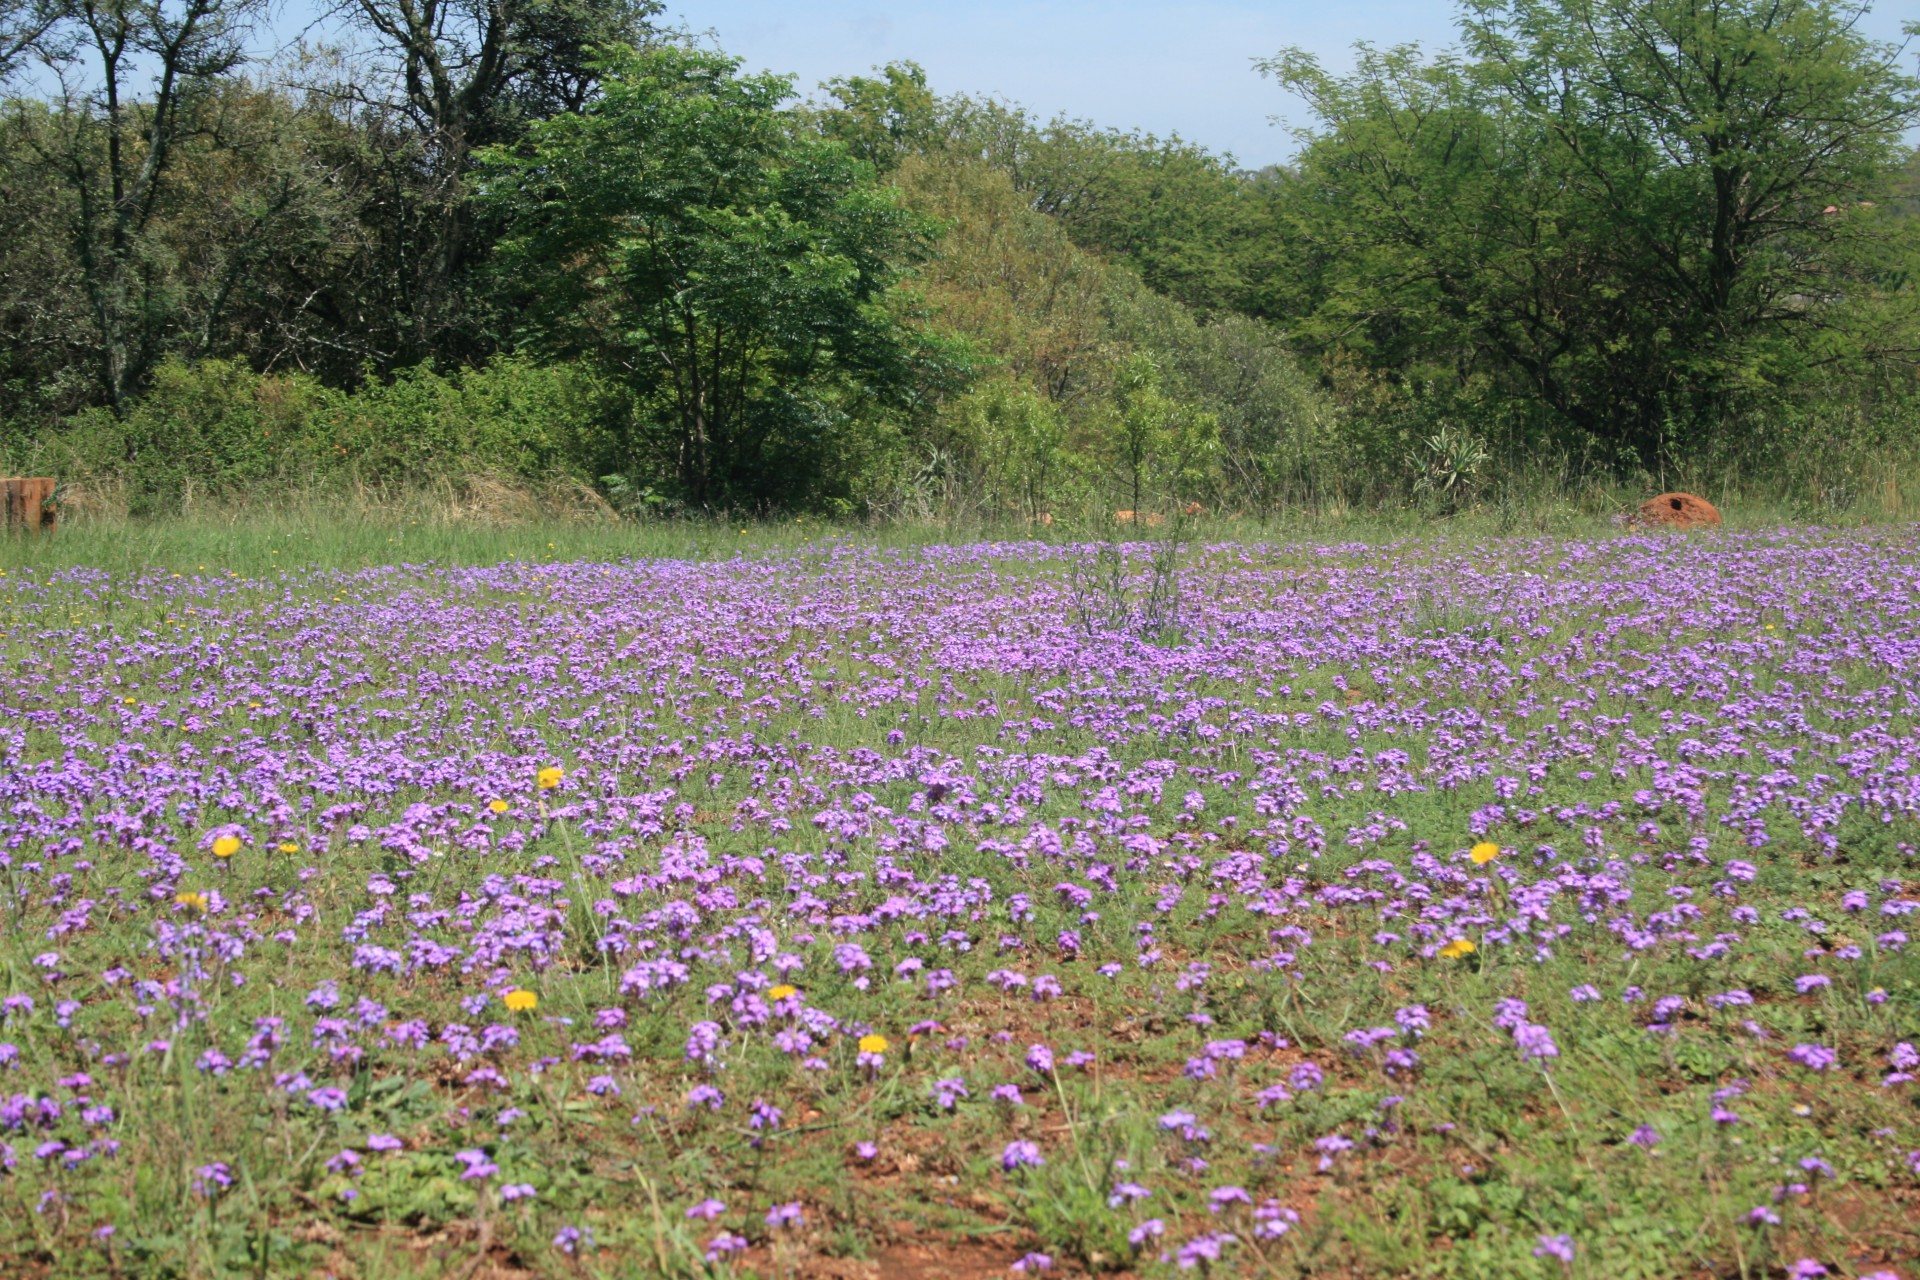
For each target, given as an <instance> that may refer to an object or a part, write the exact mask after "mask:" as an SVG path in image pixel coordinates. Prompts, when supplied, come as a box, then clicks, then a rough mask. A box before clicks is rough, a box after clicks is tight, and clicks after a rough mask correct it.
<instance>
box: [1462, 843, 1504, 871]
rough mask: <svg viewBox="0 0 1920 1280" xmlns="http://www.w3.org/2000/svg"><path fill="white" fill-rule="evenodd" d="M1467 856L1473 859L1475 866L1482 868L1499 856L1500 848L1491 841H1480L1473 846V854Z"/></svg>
mask: <svg viewBox="0 0 1920 1280" xmlns="http://www.w3.org/2000/svg"><path fill="white" fill-rule="evenodd" d="M1468 856H1469V857H1471V858H1472V859H1473V861H1474V864H1475V865H1476V866H1482V867H1484V866H1486V865H1487V864H1488V863H1489V862H1492V861H1493V860H1494V859H1495V858H1497V857H1499V856H1500V846H1499V845H1497V844H1495V843H1494V842H1493V841H1491V840H1482V841H1481V842H1480V843H1479V844H1477V845H1475V846H1473V852H1472V853H1470V854H1469V855H1468Z"/></svg>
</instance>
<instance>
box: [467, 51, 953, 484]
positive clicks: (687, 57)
mask: <svg viewBox="0 0 1920 1280" xmlns="http://www.w3.org/2000/svg"><path fill="white" fill-rule="evenodd" d="M607 71H608V78H607V79H606V81H605V84H604V86H603V94H602V96H601V97H599V98H598V99H596V100H595V101H593V102H591V103H589V104H587V106H586V108H585V109H584V110H583V111H581V112H580V113H578V114H575V115H567V116H561V117H557V118H555V119H552V120H548V121H543V122H540V123H537V124H535V125H534V126H533V127H532V128H531V129H530V130H529V133H528V136H527V139H526V143H525V145H523V146H520V147H516V148H511V149H509V148H498V149H494V150H492V151H490V152H489V153H488V154H487V155H486V157H485V163H484V165H483V167H482V169H481V171H480V175H479V183H480V190H481V195H482V199H483V200H484V201H485V202H486V203H487V204H489V205H491V206H493V207H494V208H496V209H498V210H499V211H500V212H501V213H502V214H503V215H504V216H505V218H506V219H507V222H508V235H507V238H506V240H505V241H504V242H503V244H502V246H501V250H500V253H501V264H502V268H503V270H504V271H505V272H506V273H507V274H509V275H510V276H511V277H512V278H513V279H514V280H516V281H518V282H519V283H520V284H521V285H522V286H523V287H524V288H525V290H526V294H525V302H526V311H525V322H526V333H527V336H528V337H529V338H530V339H531V340H532V341H534V342H536V343H537V344H539V345H540V346H541V347H543V348H544V349H546V350H549V351H551V352H553V353H555V354H558V355H562V356H573V355H581V356H586V357H588V358H591V359H593V360H595V361H596V362H598V363H599V364H600V366H601V367H602V368H604V369H606V370H609V371H615V370H617V371H619V372H620V373H621V375H622V376H624V377H625V378H626V379H627V380H628V381H629V383H630V385H632V387H633V388H634V390H635V393H636V394H637V395H638V396H639V398H640V399H641V400H642V401H643V402H644V403H646V404H648V405H649V406H651V407H652V409H653V411H654V412H655V414H656V417H657V420H658V421H659V422H660V423H661V424H662V425H663V427H664V429H665V434H666V440H665V443H666V445H667V449H666V452H667V455H668V460H669V462H670V466H671V470H672V472H673V474H674V475H675V476H676V477H677V479H678V481H679V483H680V486H681V488H682V490H683V493H684V496H685V499H686V501H687V502H689V503H690V504H691V505H692V506H694V507H696V508H702V509H711V508H718V507H724V506H727V505H729V504H736V503H746V504H751V505H767V504H772V503H776V502H781V501H788V500H798V499H802V498H808V497H810V498H818V497H819V496H820V495H821V494H822V493H823V492H825V491H826V490H829V489H831V488H832V487H833V484H834V481H835V476H834V475H833V474H831V472H832V470H833V469H834V468H835V467H836V466H837V465H838V462H837V459H839V458H840V457H841V456H842V452H841V451H842V450H844V449H847V448H853V447H857V445H858V442H857V441H853V440H850V439H849V437H850V436H853V435H857V434H858V433H859V432H860V431H861V430H862V429H863V425H862V424H863V423H864V422H866V421H868V420H885V419H887V418H888V417H889V415H894V416H896V417H897V415H902V414H906V413H909V412H911V411H912V410H913V409H914V408H915V406H916V403H918V402H920V401H922V399H923V398H924V397H925V396H926V395H927V394H928V392H929V388H930V386H931V385H933V384H934V383H935V382H937V379H938V377H939V375H940V373H941V361H940V359H939V352H938V351H936V350H934V349H932V348H931V347H930V345H929V344H928V343H926V342H924V341H922V340H921V339H919V338H918V336H917V335H916V333H915V331H914V330H913V328H912V326H911V325H910V324H909V323H908V322H907V319H906V317H905V316H904V315H903V308H902V305H901V303H900V300H899V299H898V298H896V297H895V295H894V294H893V291H892V290H893V286H894V284H895V282H896V281H897V279H898V277H899V275H900V272H901V270H902V269H903V268H904V267H905V266H906V265H907V264H908V263H910V262H911V261H913V260H914V259H915V258H917V257H919V256H920V255H922V254H923V253H924V252H925V248H926V245H927V240H928V237H929V234H930V231H931V228H930V227H929V226H928V225H927V224H926V223H925V222H924V220H922V219H920V218H918V217H916V216H914V215H913V214H911V213H909V212H907V211H906V210H904V209H903V208H901V207H900V205H899V203H898V200H897V198H896V196H895V194H894V193H893V192H892V191H890V190H888V189H885V188H881V187H877V186H875V185H873V183H872V182H871V181H870V180H869V179H870V174H871V170H870V169H869V168H868V167H867V166H866V165H864V164H862V163H860V162H859V161H857V160H855V159H853V158H852V157H851V156H849V155H848V154H847V152H846V149H845V147H843V146H841V145H839V144H836V143H832V142H826V141H820V140H817V139H811V138H807V137H805V136H802V135H800V134H798V133H796V131H795V130H793V129H791V128H790V127H789V124H790V122H789V121H788V120H787V119H786V118H784V116H783V114H782V112H781V111H780V109H779V108H780V104H781V103H782V101H783V100H785V99H786V98H788V97H789V96H790V95H791V93H792V83H791V81H790V80H788V79H787V78H785V77H781V76H773V75H757V76H743V75H741V74H739V64H738V62H737V61H736V60H734V59H731V58H727V57H724V56H721V55H717V54H712V53H707V52H703V51H698V50H692V49H684V48H659V49H653V50H647V51H618V52H615V53H613V54H611V55H610V56H609V63H608V67H607Z"/></svg>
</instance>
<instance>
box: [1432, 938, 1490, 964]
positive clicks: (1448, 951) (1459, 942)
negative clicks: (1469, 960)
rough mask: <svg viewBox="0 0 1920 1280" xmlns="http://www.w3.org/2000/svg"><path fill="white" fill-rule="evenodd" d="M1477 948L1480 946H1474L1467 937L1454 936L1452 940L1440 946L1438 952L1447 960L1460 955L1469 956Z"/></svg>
mask: <svg viewBox="0 0 1920 1280" xmlns="http://www.w3.org/2000/svg"><path fill="white" fill-rule="evenodd" d="M1479 949H1480V948H1478V947H1476V946H1474V945H1473V943H1472V941H1470V940H1469V939H1466V938H1455V939H1454V940H1453V941H1452V942H1449V943H1448V944H1447V945H1446V946H1444V947H1442V948H1440V954H1441V955H1443V956H1445V957H1446V958H1447V959H1449V960H1458V959H1459V958H1460V957H1461V956H1470V955H1472V954H1473V953H1474V952H1476V951H1478V950H1479Z"/></svg>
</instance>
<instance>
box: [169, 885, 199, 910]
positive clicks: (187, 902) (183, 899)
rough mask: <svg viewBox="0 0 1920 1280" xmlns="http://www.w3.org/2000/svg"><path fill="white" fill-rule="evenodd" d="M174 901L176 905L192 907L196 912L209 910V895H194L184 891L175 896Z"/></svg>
mask: <svg viewBox="0 0 1920 1280" xmlns="http://www.w3.org/2000/svg"><path fill="white" fill-rule="evenodd" d="M173 900H174V903H175V904H176V905H178V906H182V907H192V908H193V909H194V910H195V911H205V910H206V909H207V895H206V894H204V893H192V892H189V891H187V890H184V889H183V890H181V891H180V892H179V893H176V894H174V895H173Z"/></svg>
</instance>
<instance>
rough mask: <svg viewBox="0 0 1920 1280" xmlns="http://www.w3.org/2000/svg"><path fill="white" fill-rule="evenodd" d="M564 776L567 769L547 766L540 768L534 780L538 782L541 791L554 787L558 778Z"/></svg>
mask: <svg viewBox="0 0 1920 1280" xmlns="http://www.w3.org/2000/svg"><path fill="white" fill-rule="evenodd" d="M566 776H567V771H566V770H565V769H558V768H552V767H549V768H545V769H542V770H541V771H540V773H539V775H538V777H537V778H536V779H535V780H536V781H537V782H539V784H540V789H541V790H542V791H551V790H553V789H554V788H555V787H557V786H559V785H560V779H562V778H564V777H566Z"/></svg>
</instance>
